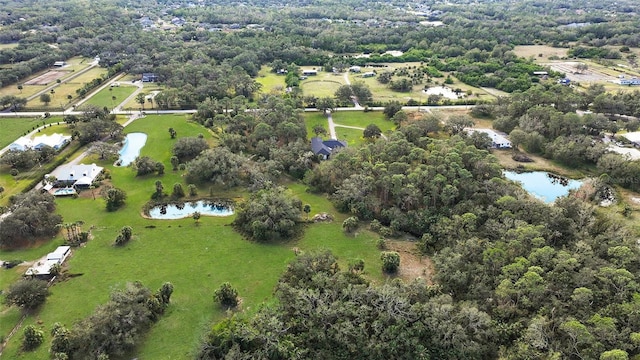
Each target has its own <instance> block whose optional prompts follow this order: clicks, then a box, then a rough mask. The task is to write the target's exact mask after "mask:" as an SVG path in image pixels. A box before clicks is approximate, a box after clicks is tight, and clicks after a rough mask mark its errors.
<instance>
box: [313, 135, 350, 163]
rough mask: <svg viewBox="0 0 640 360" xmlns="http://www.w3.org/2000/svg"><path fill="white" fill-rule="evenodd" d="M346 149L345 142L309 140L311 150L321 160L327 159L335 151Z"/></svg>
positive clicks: (316, 138)
mask: <svg viewBox="0 0 640 360" xmlns="http://www.w3.org/2000/svg"><path fill="white" fill-rule="evenodd" d="M343 147H347V142H346V141H342V140H336V139H329V140H324V141H323V140H322V138H320V137H314V138H311V150H312V151H313V153H314V154H316V155H318V157H320V158H321V159H323V160H326V159H328V158H329V157H330V156H331V153H332V152H333V151H335V150H336V149H339V148H343Z"/></svg>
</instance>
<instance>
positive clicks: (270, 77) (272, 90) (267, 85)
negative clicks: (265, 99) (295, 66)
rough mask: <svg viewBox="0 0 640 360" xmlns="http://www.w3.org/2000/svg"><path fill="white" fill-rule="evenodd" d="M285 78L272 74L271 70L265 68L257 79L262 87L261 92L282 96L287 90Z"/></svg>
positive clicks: (262, 68) (261, 69)
mask: <svg viewBox="0 0 640 360" xmlns="http://www.w3.org/2000/svg"><path fill="white" fill-rule="evenodd" d="M284 79H285V77H284V76H283V75H278V74H276V73H274V72H271V68H270V67H268V66H263V67H261V68H260V72H258V78H257V79H256V81H257V82H259V83H260V84H261V85H262V88H261V89H260V91H261V92H262V93H264V94H281V93H282V91H283V89H284V88H285V86H286V85H285V83H284Z"/></svg>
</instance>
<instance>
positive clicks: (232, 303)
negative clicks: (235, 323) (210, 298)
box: [214, 282, 238, 308]
mask: <svg viewBox="0 0 640 360" xmlns="http://www.w3.org/2000/svg"><path fill="white" fill-rule="evenodd" d="M214 299H215V300H216V301H217V302H219V303H220V305H222V306H224V307H227V308H234V307H236V306H238V290H236V289H235V288H234V287H233V286H231V284H230V283H228V282H225V283H223V284H222V285H220V288H218V290H216V291H215V294H214Z"/></svg>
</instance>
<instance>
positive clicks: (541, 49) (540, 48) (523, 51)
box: [513, 45, 569, 61]
mask: <svg viewBox="0 0 640 360" xmlns="http://www.w3.org/2000/svg"><path fill="white" fill-rule="evenodd" d="M568 50H569V49H567V48H556V47H552V46H549V45H521V46H516V47H515V48H514V49H513V52H514V53H515V54H516V55H517V56H520V57H523V58H531V57H533V58H534V59H535V60H536V61H549V60H550V59H549V57H552V56H553V57H558V58H562V57H565V56H567V51H568ZM540 55H542V56H540Z"/></svg>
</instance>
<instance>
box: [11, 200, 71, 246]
mask: <svg viewBox="0 0 640 360" xmlns="http://www.w3.org/2000/svg"><path fill="white" fill-rule="evenodd" d="M55 208H56V205H55V202H54V199H53V196H52V195H50V194H49V193H40V192H36V191H32V192H29V193H26V194H23V195H19V196H16V197H13V198H12V199H11V206H10V211H11V212H10V214H9V215H7V216H6V217H5V218H4V219H3V220H2V226H0V246H2V247H9V248H11V247H15V246H19V245H21V244H23V242H24V241H29V242H33V241H36V240H38V239H39V238H41V237H43V236H52V235H55V234H56V233H57V232H58V227H57V226H58V224H61V223H62V216H60V215H58V214H56V213H55V212H54V211H55Z"/></svg>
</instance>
